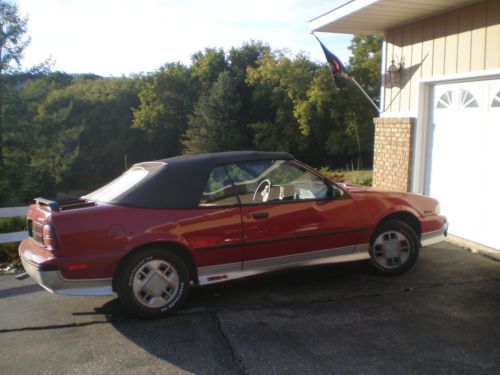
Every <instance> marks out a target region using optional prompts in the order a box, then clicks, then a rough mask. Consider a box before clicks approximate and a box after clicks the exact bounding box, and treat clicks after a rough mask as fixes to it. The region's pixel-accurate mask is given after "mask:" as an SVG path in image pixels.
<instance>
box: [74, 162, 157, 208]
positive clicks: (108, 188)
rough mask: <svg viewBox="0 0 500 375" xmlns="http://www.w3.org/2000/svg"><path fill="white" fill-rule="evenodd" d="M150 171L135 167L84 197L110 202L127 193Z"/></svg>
mask: <svg viewBox="0 0 500 375" xmlns="http://www.w3.org/2000/svg"><path fill="white" fill-rule="evenodd" d="M149 173H150V172H149V171H148V170H147V169H145V168H143V167H133V168H131V169H129V170H128V171H127V172H125V173H124V174H122V175H121V176H120V177H118V178H117V179H115V180H113V181H111V182H110V183H109V184H107V185H105V186H103V187H102V188H100V189H98V190H96V191H93V192H92V193H89V194H87V195H84V196H83V197H82V199H88V200H91V201H98V202H105V203H106V202H110V201H112V200H113V199H115V198H116V197H118V196H119V195H122V194H123V193H125V192H126V191H127V190H129V189H130V188H132V187H133V186H135V185H137V184H138V183H139V182H140V181H142V180H143V179H144V178H145V177H146V176H147V175H148V174H149Z"/></svg>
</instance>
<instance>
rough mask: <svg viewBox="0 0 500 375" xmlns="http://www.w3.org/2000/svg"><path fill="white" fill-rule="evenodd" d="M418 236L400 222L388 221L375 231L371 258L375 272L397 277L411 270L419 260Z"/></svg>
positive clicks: (371, 246)
mask: <svg viewBox="0 0 500 375" xmlns="http://www.w3.org/2000/svg"><path fill="white" fill-rule="evenodd" d="M419 250H420V243H419V241H418V237H417V234H416V233H415V231H414V230H413V229H412V228H411V227H410V226H409V225H407V224H405V223H403V222H401V221H399V220H388V221H386V222H383V223H382V224H380V225H379V227H378V228H377V229H376V230H375V234H374V235H373V239H372V242H371V244H370V258H371V263H372V265H373V267H374V268H375V270H376V271H377V272H379V273H382V274H387V275H395V274H400V273H402V272H405V271H407V270H408V269H410V268H411V267H412V266H413V264H415V261H416V260H417V258H418V253H419Z"/></svg>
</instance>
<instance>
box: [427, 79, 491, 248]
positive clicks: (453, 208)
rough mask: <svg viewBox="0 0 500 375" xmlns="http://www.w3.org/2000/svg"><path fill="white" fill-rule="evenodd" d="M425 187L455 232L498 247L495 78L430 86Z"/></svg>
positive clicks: (451, 231) (460, 235) (457, 234)
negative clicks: (438, 202) (439, 205)
mask: <svg viewBox="0 0 500 375" xmlns="http://www.w3.org/2000/svg"><path fill="white" fill-rule="evenodd" d="M431 103H432V111H431V121H430V123H431V127H430V132H429V135H430V136H429V141H428V142H429V143H428V145H429V148H428V150H429V153H428V155H429V160H428V163H427V178H426V181H427V184H426V193H427V194H429V195H431V196H433V197H435V198H437V199H439V201H440V203H441V212H442V213H443V214H444V215H446V216H447V217H448V219H449V222H450V227H449V232H450V233H451V234H453V235H455V236H458V237H462V238H464V239H467V240H470V241H474V242H477V243H480V244H482V245H486V246H489V247H492V248H495V249H499V250H500V79H498V80H488V81H476V82H466V83H454V84H441V85H436V86H435V87H434V89H433V96H432V100H431Z"/></svg>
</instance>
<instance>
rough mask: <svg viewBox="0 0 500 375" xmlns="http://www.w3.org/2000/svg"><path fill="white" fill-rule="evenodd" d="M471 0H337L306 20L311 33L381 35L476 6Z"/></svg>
mask: <svg viewBox="0 0 500 375" xmlns="http://www.w3.org/2000/svg"><path fill="white" fill-rule="evenodd" d="M475 2H477V0H476V1H473V0H422V1H415V0H350V1H349V0H337V1H333V4H332V5H333V7H334V8H333V9H332V10H331V11H329V12H327V13H325V14H323V15H321V16H319V17H317V18H314V19H312V20H311V21H309V29H310V30H311V31H321V32H328V33H344V34H365V35H383V33H384V31H385V30H390V29H393V28H396V27H398V26H401V25H405V24H408V23H410V22H414V21H417V20H419V19H424V18H427V17H431V16H434V15H436V14H439V13H444V12H447V11H449V10H451V9H455V8H460V7H462V6H465V5H468V4H472V3H475Z"/></svg>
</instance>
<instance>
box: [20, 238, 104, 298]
mask: <svg viewBox="0 0 500 375" xmlns="http://www.w3.org/2000/svg"><path fill="white" fill-rule="evenodd" d="M29 241H30V240H29V239H28V240H24V241H23V242H21V245H20V246H19V250H20V251H19V253H20V257H21V262H22V264H23V267H24V270H25V271H26V273H27V274H28V275H30V277H31V278H32V279H33V280H35V281H36V282H37V283H38V284H39V285H40V286H41V287H43V288H44V289H46V290H48V291H49V292H51V293H56V294H63V295H73V296H107V295H112V294H113V289H112V279H111V278H109V279H67V278H65V277H64V276H63V275H62V273H61V270H60V269H59V268H58V267H57V266H56V265H54V264H43V263H37V262H34V261H33V260H31V259H28V258H27V257H26V255H28V254H29V252H30V249H29Z"/></svg>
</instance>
